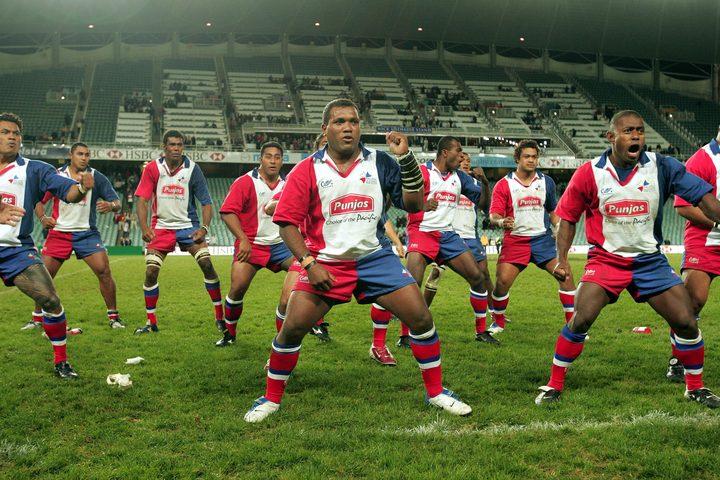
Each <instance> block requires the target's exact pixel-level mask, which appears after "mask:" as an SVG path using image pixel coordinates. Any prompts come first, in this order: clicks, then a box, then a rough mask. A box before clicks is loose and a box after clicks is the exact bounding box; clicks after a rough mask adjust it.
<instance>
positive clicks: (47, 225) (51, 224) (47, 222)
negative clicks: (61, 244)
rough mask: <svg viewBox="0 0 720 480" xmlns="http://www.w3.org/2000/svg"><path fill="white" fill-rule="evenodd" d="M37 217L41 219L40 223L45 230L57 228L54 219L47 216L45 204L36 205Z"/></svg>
mask: <svg viewBox="0 0 720 480" xmlns="http://www.w3.org/2000/svg"><path fill="white" fill-rule="evenodd" d="M35 216H36V217H37V218H38V219H40V223H41V224H42V226H43V228H44V229H45V230H50V229H52V228H55V225H56V224H57V222H56V221H55V219H54V218H52V217H49V216H47V215H45V204H44V203H42V202H38V203H37V204H36V205H35Z"/></svg>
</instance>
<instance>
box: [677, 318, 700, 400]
mask: <svg viewBox="0 0 720 480" xmlns="http://www.w3.org/2000/svg"><path fill="white" fill-rule="evenodd" d="M673 336H674V339H675V348H676V349H677V357H676V358H677V359H678V360H680V363H682V364H683V367H685V388H687V389H688V390H697V389H698V388H703V387H704V386H705V385H704V384H703V378H702V374H703V364H704V363H705V342H703V339H702V334H700V332H699V331H698V336H697V338H691V339H687V338H682V337H678V336H677V335H674V334H673Z"/></svg>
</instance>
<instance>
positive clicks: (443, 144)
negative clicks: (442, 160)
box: [437, 135, 460, 156]
mask: <svg viewBox="0 0 720 480" xmlns="http://www.w3.org/2000/svg"><path fill="white" fill-rule="evenodd" d="M453 142H458V143H460V139H459V138H457V137H453V136H452V135H445V136H444V137H440V140H438V146H437V156H440V154H441V153H442V151H443V150H450V147H451V146H452V143H453Z"/></svg>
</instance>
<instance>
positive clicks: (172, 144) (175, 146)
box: [163, 137, 185, 162]
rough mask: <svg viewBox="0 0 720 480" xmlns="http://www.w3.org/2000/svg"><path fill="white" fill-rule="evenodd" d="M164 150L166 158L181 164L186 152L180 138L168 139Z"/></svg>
mask: <svg viewBox="0 0 720 480" xmlns="http://www.w3.org/2000/svg"><path fill="white" fill-rule="evenodd" d="M163 150H164V151H165V158H168V159H170V160H172V161H174V162H179V161H180V160H181V159H182V154H183V151H184V150H185V143H184V142H183V139H182V138H180V137H168V139H167V143H165V144H164V145H163Z"/></svg>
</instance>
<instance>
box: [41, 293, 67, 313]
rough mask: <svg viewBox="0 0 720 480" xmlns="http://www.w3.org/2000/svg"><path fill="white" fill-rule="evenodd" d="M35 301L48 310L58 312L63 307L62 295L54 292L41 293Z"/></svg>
mask: <svg viewBox="0 0 720 480" xmlns="http://www.w3.org/2000/svg"><path fill="white" fill-rule="evenodd" d="M35 301H36V302H37V303H38V305H40V307H41V308H42V309H43V310H44V311H46V312H57V311H58V310H60V307H61V303H60V297H58V296H57V294H55V293H53V292H46V293H41V294H40V296H39V297H38V298H35Z"/></svg>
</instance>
